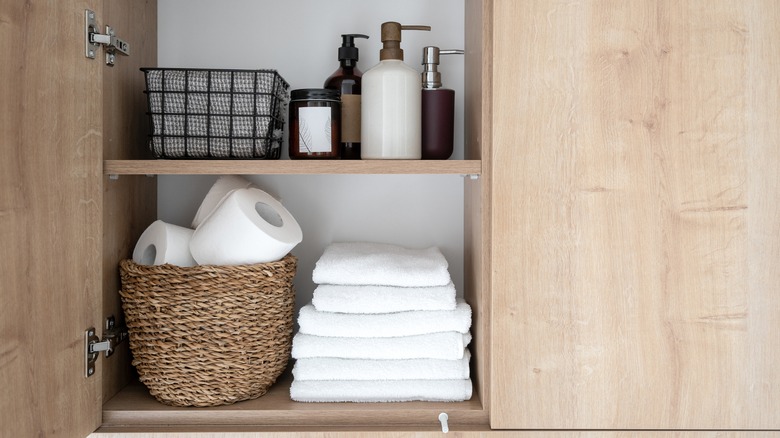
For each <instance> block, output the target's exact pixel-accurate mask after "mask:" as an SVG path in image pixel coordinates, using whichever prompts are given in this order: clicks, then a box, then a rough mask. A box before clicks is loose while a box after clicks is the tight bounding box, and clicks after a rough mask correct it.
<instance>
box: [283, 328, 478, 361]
mask: <svg viewBox="0 0 780 438" xmlns="http://www.w3.org/2000/svg"><path fill="white" fill-rule="evenodd" d="M469 342H471V334H470V333H466V334H465V335H464V334H462V333H458V332H443V333H432V334H428V335H419V336H402V337H399V338H332V337H326V336H313V335H307V334H303V333H297V334H296V335H295V336H294V337H293V345H292V357H293V358H295V359H302V358H307V357H340V358H344V359H426V358H430V359H448V360H456V359H461V358H462V357H463V352H464V350H465V348H466V346H468V344H469Z"/></svg>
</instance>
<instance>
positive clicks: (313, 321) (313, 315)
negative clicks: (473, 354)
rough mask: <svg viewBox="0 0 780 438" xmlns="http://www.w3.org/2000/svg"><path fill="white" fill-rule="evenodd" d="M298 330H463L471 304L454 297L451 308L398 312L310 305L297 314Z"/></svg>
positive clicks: (354, 333) (358, 333)
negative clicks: (367, 312) (340, 310)
mask: <svg viewBox="0 0 780 438" xmlns="http://www.w3.org/2000/svg"><path fill="white" fill-rule="evenodd" d="M298 325H299V326H300V332H301V333H306V334H309V335H316V336H337V337H352V338H389V337H396V336H414V335H424V334H427V333H439V332H459V333H466V332H468V331H469V329H470V328H471V307H470V306H469V305H468V304H467V303H466V302H465V301H463V300H461V299H459V300H458V305H457V306H456V307H455V310H414V311H410V312H398V313H375V314H373V315H364V314H360V313H333V312H320V311H318V310H317V309H315V308H314V306H312V305H311V304H309V305H307V306H303V307H302V308H301V311H300V313H299V314H298Z"/></svg>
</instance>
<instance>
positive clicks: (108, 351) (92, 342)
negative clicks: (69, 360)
mask: <svg viewBox="0 0 780 438" xmlns="http://www.w3.org/2000/svg"><path fill="white" fill-rule="evenodd" d="M126 339H127V327H124V326H122V327H116V321H115V320H114V317H113V316H109V317H108V318H106V329H105V331H104V332H103V340H101V339H100V338H99V337H98V336H97V333H95V328H94V327H90V328H88V329H87V330H86V331H85V332H84V359H85V361H84V367H85V368H84V375H85V376H86V377H91V376H92V375H94V374H95V362H97V358H98V356H100V352H101V351H103V352H105V355H106V357H110V356H111V355H112V354H114V349H115V348H116V346H117V345H119V344H121V343H122V342H124V341H125V340H126Z"/></svg>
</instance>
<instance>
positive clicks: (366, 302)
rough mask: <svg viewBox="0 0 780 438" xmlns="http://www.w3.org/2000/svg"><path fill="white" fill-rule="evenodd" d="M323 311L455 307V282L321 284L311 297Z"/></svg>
mask: <svg viewBox="0 0 780 438" xmlns="http://www.w3.org/2000/svg"><path fill="white" fill-rule="evenodd" d="M311 303H312V304H313V305H314V308H315V309H317V310H319V311H321V312H341V313H392V312H406V311H410V310H453V309H454V308H455V285H453V284H452V282H450V283H449V284H447V285H446V286H429V287H398V286H376V285H362V286H350V285H341V284H321V285H319V286H317V288H316V289H314V297H313V298H312V300H311Z"/></svg>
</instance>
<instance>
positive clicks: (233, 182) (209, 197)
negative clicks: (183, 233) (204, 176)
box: [192, 175, 254, 228]
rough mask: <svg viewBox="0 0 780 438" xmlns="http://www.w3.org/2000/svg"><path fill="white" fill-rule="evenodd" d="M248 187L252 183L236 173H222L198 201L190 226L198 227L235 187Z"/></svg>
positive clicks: (251, 185) (252, 185)
mask: <svg viewBox="0 0 780 438" xmlns="http://www.w3.org/2000/svg"><path fill="white" fill-rule="evenodd" d="M249 187H254V184H252V183H251V182H250V181H247V180H246V179H245V178H242V177H240V176H238V175H224V176H220V177H219V178H217V181H216V182H214V185H212V186H211V188H210V189H209V192H208V193H207V194H206V197H205V198H203V202H201V203H200V207H198V211H197V212H196V213H195V218H194V219H193V220H192V228H198V225H200V223H201V222H203V220H204V219H206V217H208V215H209V214H211V212H212V211H214V209H215V208H217V205H219V202H220V201H222V199H223V198H224V197H225V196H227V194H228V193H230V192H232V191H233V190H236V189H246V188H249Z"/></svg>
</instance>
